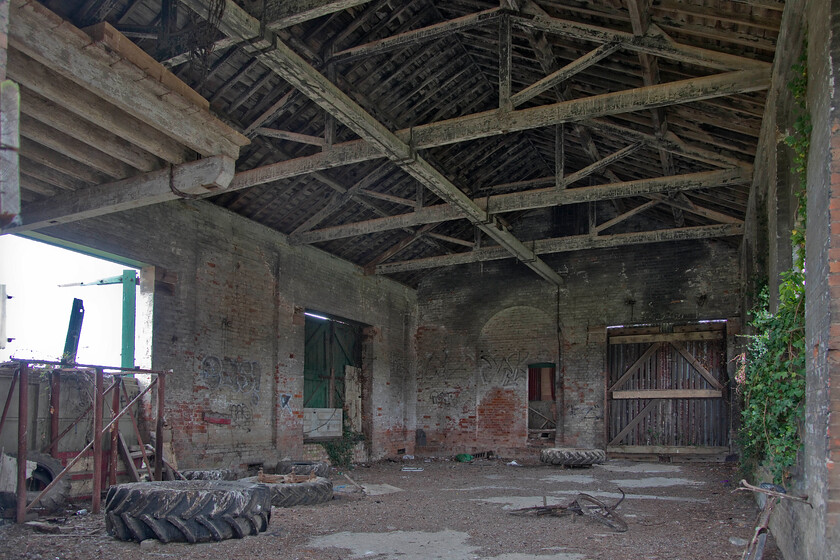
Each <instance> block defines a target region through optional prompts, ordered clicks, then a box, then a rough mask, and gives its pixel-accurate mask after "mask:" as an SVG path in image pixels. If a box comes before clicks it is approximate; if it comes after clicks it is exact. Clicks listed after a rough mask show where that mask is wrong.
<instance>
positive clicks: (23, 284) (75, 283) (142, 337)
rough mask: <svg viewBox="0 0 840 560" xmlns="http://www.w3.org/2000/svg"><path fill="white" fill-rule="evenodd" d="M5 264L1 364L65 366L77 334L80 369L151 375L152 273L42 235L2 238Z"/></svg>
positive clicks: (0, 275)
mask: <svg viewBox="0 0 840 560" xmlns="http://www.w3.org/2000/svg"><path fill="white" fill-rule="evenodd" d="M0 262H2V263H3V266H2V267H0V285H2V286H4V289H5V295H6V297H7V298H8V299H4V301H3V303H4V304H5V306H0V315H2V320H0V322H2V327H0V335H2V341H0V361H5V360H8V359H9V358H12V357H15V358H23V359H26V358H33V359H42V360H43V359H47V360H56V361H60V360H62V359H66V356H65V353H66V351H67V345H68V344H70V342H71V340H70V339H71V338H72V337H73V336H74V335H73V333H72V332H71V331H74V330H75V331H77V332H78V334H76V335H75V336H76V337H77V338H76V339H75V340H74V341H73V342H74V344H75V345H76V347H77V351H76V352H75V354H76V355H75V360H74V361H75V363H79V364H94V365H105V366H118V365H119V366H121V367H141V368H147V369H148V368H151V350H152V310H153V290H154V268H153V267H146V266H144V265H143V263H140V262H137V261H132V260H130V259H124V258H121V257H119V256H117V255H110V254H105V253H101V252H96V251H94V250H93V249H90V248H87V247H82V246H79V245H73V244H65V243H64V242H62V241H60V240H58V239H54V238H49V237H46V236H43V235H38V236H37V238H29V237H19V236H9V235H7V236H3V237H2V238H0ZM147 279H149V280H148V281H147ZM79 301H81V304H80V303H79ZM3 307H5V309H3ZM68 326H69V327H70V328H68ZM3 331H5V333H3Z"/></svg>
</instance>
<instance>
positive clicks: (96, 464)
mask: <svg viewBox="0 0 840 560" xmlns="http://www.w3.org/2000/svg"><path fill="white" fill-rule="evenodd" d="M104 378H105V374H104V372H103V371H102V368H96V389H95V391H94V393H93V500H92V501H93V503H92V504H91V511H93V513H99V508H100V505H101V503H102V411H103V404H104V400H105V396H104V394H103V382H104Z"/></svg>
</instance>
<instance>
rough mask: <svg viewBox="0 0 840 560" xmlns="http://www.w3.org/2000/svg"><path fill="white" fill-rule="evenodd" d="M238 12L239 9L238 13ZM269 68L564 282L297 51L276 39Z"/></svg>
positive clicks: (248, 23)
mask: <svg viewBox="0 0 840 560" xmlns="http://www.w3.org/2000/svg"><path fill="white" fill-rule="evenodd" d="M237 10H238V13H237ZM231 12H234V13H236V17H237V19H238V20H239V21H240V25H242V26H243V27H246V28H248V27H250V29H246V30H245V32H244V35H250V34H251V33H252V30H253V27H254V26H257V27H258V26H259V22H258V21H256V20H254V19H253V18H250V16H248V15H247V13H245V12H244V11H243V10H242V9H241V8H239V6H237V5H236V4H235V3H233V2H232V1H230V0H228V1H227V4H226V8H225V16H227V15H228V14H229V13H231ZM259 58H260V60H262V61H263V62H264V63H265V64H266V65H267V66H269V67H270V68H272V69H273V70H274V71H275V72H277V73H278V74H279V75H280V76H282V77H283V78H284V79H285V80H286V81H288V82H289V83H290V84H292V85H293V86H295V87H296V88H297V89H298V90H299V91H300V92H301V93H303V94H304V95H306V96H307V97H309V98H310V99H312V101H314V102H315V103H316V104H318V105H319V106H321V108H323V109H324V110H326V111H327V112H328V113H330V114H332V115H335V117H336V118H337V119H338V120H340V121H341V122H342V123H344V124H345V125H346V126H347V127H348V128H350V129H351V130H353V131H354V132H355V133H356V134H358V135H359V136H361V137H362V138H363V139H364V140H366V141H367V142H368V143H369V144H370V145H371V146H374V147H375V148H376V149H377V150H379V151H380V152H381V153H382V154H384V155H385V156H386V157H388V159H390V160H391V161H393V162H394V163H395V164H397V165H398V166H399V167H401V168H402V169H403V170H404V171H406V172H407V173H408V174H409V175H411V176H412V177H414V178H415V179H417V180H418V181H420V182H421V183H422V184H423V185H424V186H426V187H427V188H429V189H430V190H432V191H433V192H434V193H435V194H436V195H438V196H439V197H441V198H442V199H443V200H445V201H447V202H449V203H450V204H452V205H454V206H456V207H458V208H459V209H460V211H461V212H463V214H464V216H465V217H466V218H467V219H469V220H470V221H471V222H473V223H474V224H475V225H476V227H478V228H480V229H481V230H482V231H484V232H485V233H486V234H487V235H488V236H489V237H491V238H493V239H494V240H495V241H496V242H497V243H499V244H500V245H502V246H503V247H505V248H506V249H507V250H508V251H509V252H510V253H511V254H512V255H513V256H515V257H516V258H517V259H519V260H520V261H522V262H523V264H525V265H526V266H528V267H529V268H531V269H532V270H534V271H535V272H536V273H537V274H538V275H539V276H540V277H542V278H544V279H545V280H547V281H549V282H551V283H553V284H555V285H560V284H561V283H562V279H561V278H560V277H559V276H558V275H557V273H556V272H555V271H553V270H552V269H551V268H550V267H549V266H548V265H546V264H545V263H544V262H542V261H541V260H540V259H539V258H538V257H536V255H534V254H533V252H532V251H531V250H530V249H528V248H527V247H525V245H523V244H522V242H521V241H519V240H518V239H516V238H515V237H514V236H513V235H511V234H510V233H509V232H507V231H506V230H505V229H503V228H497V227H496V224H495V222H494V221H493V220H492V219H490V217H489V216H488V215H487V212H484V211H482V210H481V209H480V208H479V207H478V206H476V205H475V204H474V203H473V202H472V201H471V200H470V199H469V198H468V197H467V196H466V195H465V194H464V193H463V192H462V191H461V190H459V189H458V188H457V187H456V186H455V185H453V184H452V183H451V182H450V181H449V180H448V179H447V178H446V177H444V176H443V175H442V174H441V173H440V172H439V171H438V170H437V169H435V168H434V167H432V166H431V165H430V164H429V163H428V162H427V161H426V160H424V159H423V158H422V157H420V156H418V155H417V154H416V152H415V151H414V149H413V148H412V146H410V145H409V144H407V143H406V142H404V141H403V140H401V139H400V138H398V137H397V136H396V135H395V134H393V133H392V132H391V131H389V130H388V129H387V128H386V127H385V126H384V125H382V123H380V122H379V121H377V120H376V119H374V118H373V117H372V116H371V115H369V114H368V113H367V112H366V111H365V110H364V109H362V107H360V106H359V105H358V104H356V102H355V101H353V100H352V99H350V97H348V96H347V95H346V94H345V93H343V92H342V91H341V90H339V89H338V88H337V87H336V86H335V85H333V84H332V82H330V81H329V80H327V79H326V78H325V77H324V76H322V75H321V74H320V73H318V71H317V70H315V69H314V68H312V67H311V66H310V65H309V64H308V63H307V62H306V61H304V60H303V59H302V58H301V57H300V56H299V55H297V53H295V52H294V51H293V50H291V49H290V48H289V47H287V46H286V45H285V44H283V43H282V42H281V41H279V40H276V41H275V43H274V48H273V49H272V50H270V51H267V52H265V53H264V54H262V55H260V57H259Z"/></svg>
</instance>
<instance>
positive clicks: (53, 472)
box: [10, 451, 70, 511]
mask: <svg viewBox="0 0 840 560" xmlns="http://www.w3.org/2000/svg"><path fill="white" fill-rule="evenodd" d="M10 455H11V456H12V457H15V458H17V454H16V453H11V454H10ZM26 460H27V461H34V462H35V463H37V464H38V466H37V467H36V468H35V470H34V471H32V475H31V476H30V477H29V478H27V479H26V503H27V504H31V503H32V500H34V499H35V497H36V496H38V494H40V493H41V491H42V490H43V489H44V488H46V487H47V485H48V484H49V483H50V482H52V481H53V480H54V479H55V477H57V476H58V473H60V472H61V471H63V470H64V466H63V465H62V464H61V461H59V460H58V459H56V458H54V457H52V456H50V455H47V454H46V453H39V452H37V451H28V452H27V453H26ZM69 496H70V478H69V477H68V476H64V477H63V478H62V479H61V480H60V481H59V482H58V484H56V485H55V486H53V487H52V488H50V491H49V492H47V494H46V495H44V496H43V497H42V498H41V499H40V500H38V503H37V504H35V505H34V506H33V509H35V510H37V509H39V508H43V509H44V510H46V511H57V510H60V509H61V508H62V507H64V504H66V503H67V498H68V497H69Z"/></svg>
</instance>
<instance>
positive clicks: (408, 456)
mask: <svg viewBox="0 0 840 560" xmlns="http://www.w3.org/2000/svg"><path fill="white" fill-rule="evenodd" d="M413 460H414V455H403V461H413Z"/></svg>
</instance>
